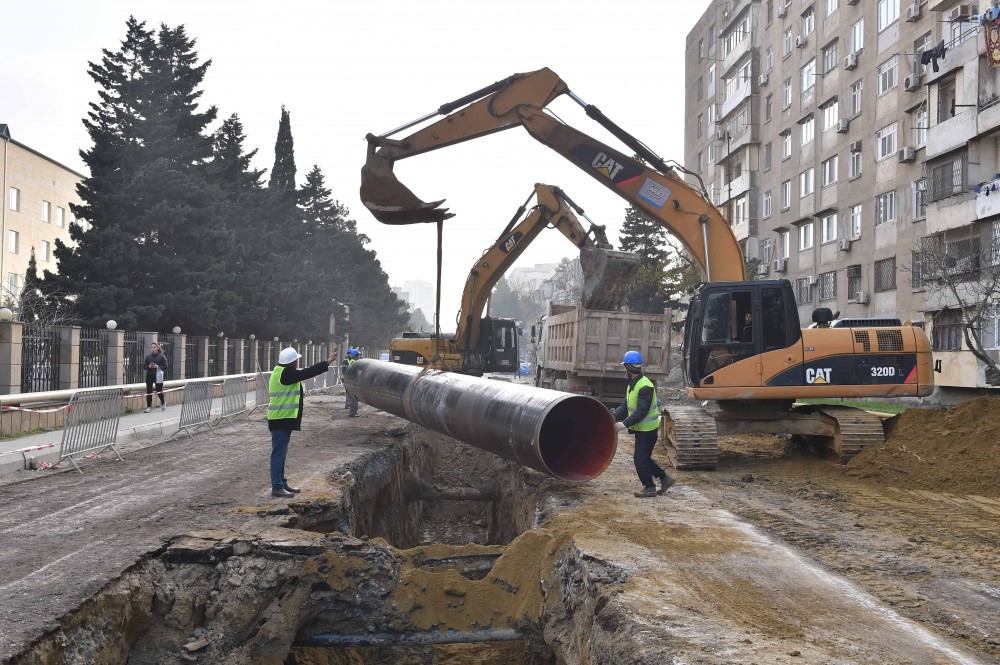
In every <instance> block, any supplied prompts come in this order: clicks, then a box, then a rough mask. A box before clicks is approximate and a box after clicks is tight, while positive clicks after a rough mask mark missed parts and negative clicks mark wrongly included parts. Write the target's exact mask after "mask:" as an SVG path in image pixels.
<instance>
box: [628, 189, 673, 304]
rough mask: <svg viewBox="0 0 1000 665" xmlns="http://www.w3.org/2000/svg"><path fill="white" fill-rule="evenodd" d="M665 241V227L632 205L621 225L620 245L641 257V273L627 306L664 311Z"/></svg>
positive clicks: (631, 291)
mask: <svg viewBox="0 0 1000 665" xmlns="http://www.w3.org/2000/svg"><path fill="white" fill-rule="evenodd" d="M666 243H667V232H666V230H665V229H664V228H663V227H662V226H660V224H659V223H658V222H656V221H655V220H653V219H651V218H650V217H649V216H648V215H646V214H645V213H643V212H642V211H641V210H639V209H637V208H636V207H635V206H629V208H628V210H627V211H626V212H625V222H624V223H623V224H622V231H621V236H620V240H619V248H620V249H621V250H622V251H625V252H632V253H634V254H638V256H639V261H640V264H639V274H638V276H637V277H636V280H635V282H634V284H633V286H632V289H631V290H630V291H629V295H628V305H629V308H630V309H631V310H632V311H635V312H648V313H654V312H662V311H663V307H664V304H665V303H666V298H665V296H664V293H663V283H664V279H663V277H664V276H663V271H664V268H665V267H666V262H667V251H666V249H665V245H666Z"/></svg>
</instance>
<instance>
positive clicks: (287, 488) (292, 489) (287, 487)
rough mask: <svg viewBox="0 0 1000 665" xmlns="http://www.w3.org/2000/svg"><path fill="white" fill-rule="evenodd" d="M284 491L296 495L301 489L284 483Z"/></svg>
mask: <svg viewBox="0 0 1000 665" xmlns="http://www.w3.org/2000/svg"><path fill="white" fill-rule="evenodd" d="M285 491H286V492H291V493H292V494H298V493H299V492H301V491H302V489H301V488H299V487H292V486H291V485H289V484H288V483H285Z"/></svg>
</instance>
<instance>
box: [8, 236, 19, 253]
mask: <svg viewBox="0 0 1000 665" xmlns="http://www.w3.org/2000/svg"><path fill="white" fill-rule="evenodd" d="M18 238H19V235H18V233H17V231H7V251H8V252H10V253H11V254H17V244H18Z"/></svg>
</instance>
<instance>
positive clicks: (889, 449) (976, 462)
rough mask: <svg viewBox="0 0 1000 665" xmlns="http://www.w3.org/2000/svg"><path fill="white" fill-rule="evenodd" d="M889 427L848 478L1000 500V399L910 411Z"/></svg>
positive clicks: (855, 463) (856, 460) (851, 467)
mask: <svg viewBox="0 0 1000 665" xmlns="http://www.w3.org/2000/svg"><path fill="white" fill-rule="evenodd" d="M886 425H887V426H886V431H887V434H888V437H887V441H886V443H885V444H884V445H881V446H872V447H871V448H868V449H866V450H864V451H862V452H861V454H860V455H858V456H857V457H855V458H854V459H852V460H851V461H850V463H848V465H847V466H848V470H847V474H848V475H849V476H855V477H860V478H865V479H868V480H873V481H875V482H878V483H883V484H886V485H891V486H894V487H901V488H905V489H924V490H932V491H939V492H951V493H954V494H978V495H981V496H1000V399H995V398H992V397H979V398H977V399H973V400H969V401H967V402H963V403H961V404H959V405H957V406H954V407H951V408H949V409H945V410H930V409H909V410H908V411H906V412H904V413H903V414H901V415H899V416H896V417H895V418H893V419H892V420H890V421H888V422H887V423H886Z"/></svg>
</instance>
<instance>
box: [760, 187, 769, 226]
mask: <svg viewBox="0 0 1000 665" xmlns="http://www.w3.org/2000/svg"><path fill="white" fill-rule="evenodd" d="M760 209H761V213H760V216H761V217H763V218H764V219H767V218H768V217H770V216H771V190H770V189H769V190H767V191H766V192H764V198H763V200H762V201H761V204H760Z"/></svg>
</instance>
